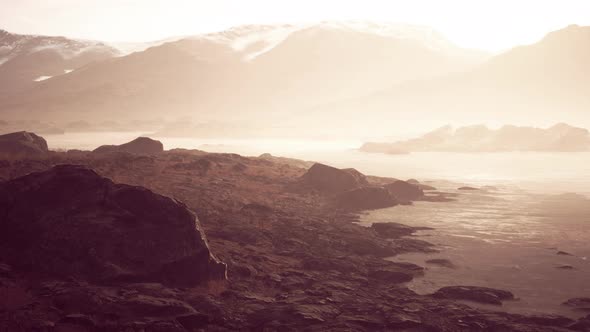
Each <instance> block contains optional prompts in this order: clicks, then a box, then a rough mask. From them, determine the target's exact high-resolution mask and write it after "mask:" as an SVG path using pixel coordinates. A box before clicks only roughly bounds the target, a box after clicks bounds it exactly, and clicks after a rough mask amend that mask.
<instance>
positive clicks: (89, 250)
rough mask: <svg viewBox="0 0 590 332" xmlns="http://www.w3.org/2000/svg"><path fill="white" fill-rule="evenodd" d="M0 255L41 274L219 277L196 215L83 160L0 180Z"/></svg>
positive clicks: (184, 281)
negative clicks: (100, 171)
mask: <svg viewBox="0 0 590 332" xmlns="http://www.w3.org/2000/svg"><path fill="white" fill-rule="evenodd" d="M0 215H2V216H3V218H2V220H1V221H0V228H1V231H0V261H4V262H6V263H8V264H10V265H12V266H13V268H15V269H17V270H19V271H26V272H29V273H33V274H34V275H38V276H40V277H44V276H49V277H74V278H79V279H82V280H88V281H130V282H131V281H132V282H160V283H164V284H168V285H173V286H194V285H199V284H202V283H205V282H207V281H210V280H219V279H225V274H226V272H225V271H226V268H225V264H223V263H221V262H220V261H218V260H217V259H216V258H215V257H213V256H212V255H211V252H210V250H209V247H208V245H207V241H206V238H205V234H204V233H203V231H202V230H201V227H200V224H199V221H198V220H197V219H196V217H195V215H194V214H193V213H192V212H191V211H189V210H188V209H187V208H186V207H185V206H184V205H183V204H181V203H179V202H177V201H175V200H173V199H171V198H168V197H165V196H161V195H158V194H155V193H153V192H151V191H150V190H148V189H145V188H143V187H134V186H128V185H122V184H115V183H113V182H112V181H111V180H109V179H106V178H103V177H101V176H99V175H98V174H96V173H95V172H94V171H92V170H90V169H87V168H85V167H82V166H72V165H63V166H56V167H54V168H52V169H49V170H47V171H44V172H39V173H32V174H30V175H27V176H24V177H21V178H18V179H15V180H11V181H8V182H5V183H2V184H0Z"/></svg>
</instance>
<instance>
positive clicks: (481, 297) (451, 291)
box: [432, 286, 514, 305]
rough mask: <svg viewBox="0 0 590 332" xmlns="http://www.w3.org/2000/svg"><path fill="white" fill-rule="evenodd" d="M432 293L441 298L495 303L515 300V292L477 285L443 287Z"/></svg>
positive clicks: (500, 303) (499, 303)
mask: <svg viewBox="0 0 590 332" xmlns="http://www.w3.org/2000/svg"><path fill="white" fill-rule="evenodd" d="M432 295H433V296H434V297H435V298H439V299H448V300H467V301H473V302H478V303H484V304H494V305H502V301H507V300H514V294H512V293H511V292H509V291H505V290H501V289H494V288H488V287H477V286H449V287H443V288H441V289H439V290H437V291H436V292H435V293H434V294H432Z"/></svg>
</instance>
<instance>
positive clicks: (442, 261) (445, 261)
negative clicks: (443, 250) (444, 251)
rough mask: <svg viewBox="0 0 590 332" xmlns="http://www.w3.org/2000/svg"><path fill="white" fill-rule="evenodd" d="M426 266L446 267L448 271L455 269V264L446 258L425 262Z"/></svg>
mask: <svg viewBox="0 0 590 332" xmlns="http://www.w3.org/2000/svg"><path fill="white" fill-rule="evenodd" d="M426 264H431V265H437V266H440V267H446V268H448V269H454V268H456V266H455V264H453V262H451V261H450V260H448V259H446V258H433V259H429V260H427V261H426Z"/></svg>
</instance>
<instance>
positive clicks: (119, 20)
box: [0, 0, 590, 52]
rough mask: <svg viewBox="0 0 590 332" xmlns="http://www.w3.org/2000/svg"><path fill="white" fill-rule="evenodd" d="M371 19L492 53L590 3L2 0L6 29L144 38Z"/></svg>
mask: <svg viewBox="0 0 590 332" xmlns="http://www.w3.org/2000/svg"><path fill="white" fill-rule="evenodd" d="M321 20H370V21H376V22H395V23H412V24H420V25H427V26H431V27H433V28H435V29H436V30H438V31H440V32H441V33H443V34H444V35H445V36H447V37H448V38H449V39H450V40H451V41H453V42H455V43H456V44H458V45H460V46H463V47H469V48H478V49H484V50H488V51H492V52H498V51H501V50H505V49H507V48H510V47H512V46H515V45H519V44H527V43H532V42H535V41H536V40H538V39H540V38H542V37H543V35H545V34H546V33H547V32H549V31H552V30H556V29H560V28H563V27H565V26H567V25H569V24H579V25H590V0H553V1H550V0H489V1H487V0H485V1H484V0H406V1H398V0H330V1H328V0H50V1H41V0H0V28H1V29H5V30H8V31H11V32H17V33H27V34H29V33H31V34H45V35H64V36H68V37H77V38H85V39H97V40H104V41H111V42H114V41H117V42H139V41H153V40H158V39H164V38H167V37H171V36H184V35H191V34H197V33H202V32H210V31H217V30H222V29H225V28H228V27H231V26H234V25H240V24H269V23H308V22H314V21H321Z"/></svg>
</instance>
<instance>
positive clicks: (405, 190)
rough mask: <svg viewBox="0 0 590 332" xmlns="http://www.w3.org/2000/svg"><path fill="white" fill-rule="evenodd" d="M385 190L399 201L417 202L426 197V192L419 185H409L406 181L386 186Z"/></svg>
mask: <svg viewBox="0 0 590 332" xmlns="http://www.w3.org/2000/svg"><path fill="white" fill-rule="evenodd" d="M385 188H386V189H387V190H388V191H389V193H391V195H393V196H394V197H395V198H396V199H397V200H398V201H405V202H408V201H415V200H417V199H419V198H422V197H423V196H424V191H422V189H420V188H419V187H418V186H417V185H415V184H411V183H408V182H406V181H401V180H398V181H395V182H393V183H390V184H387V185H385Z"/></svg>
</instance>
